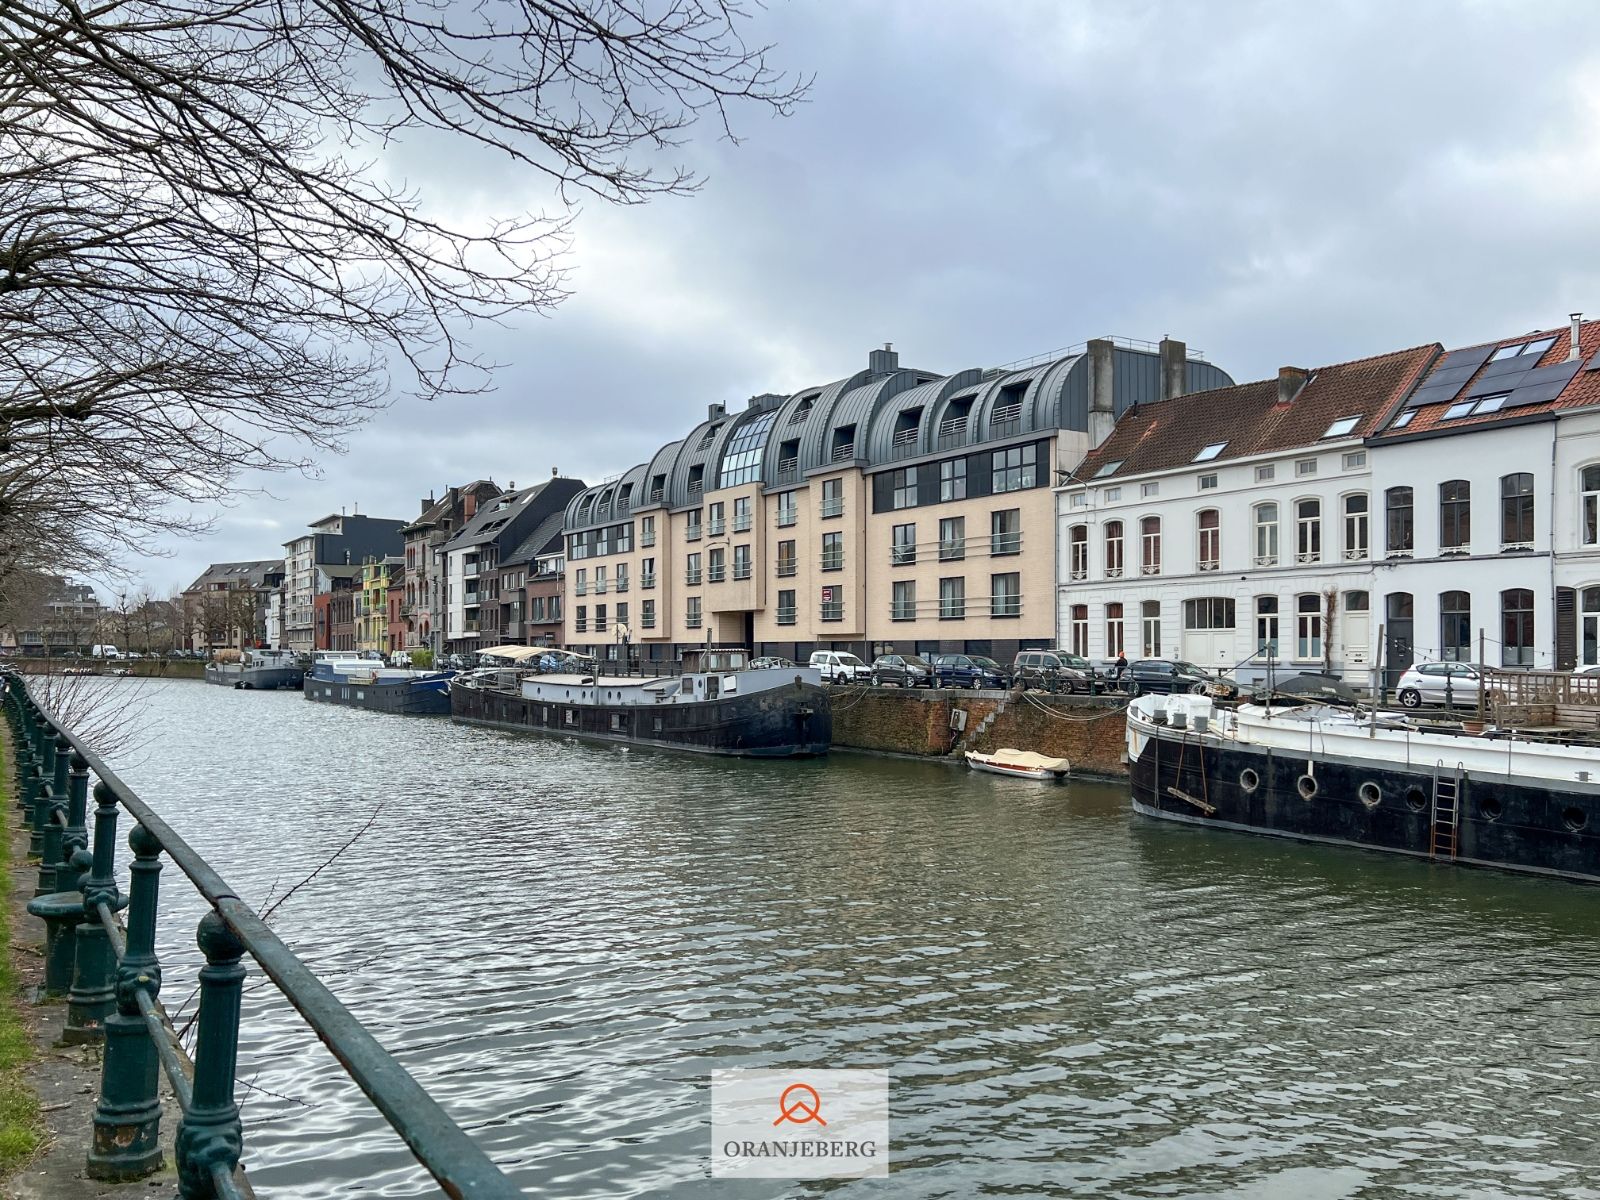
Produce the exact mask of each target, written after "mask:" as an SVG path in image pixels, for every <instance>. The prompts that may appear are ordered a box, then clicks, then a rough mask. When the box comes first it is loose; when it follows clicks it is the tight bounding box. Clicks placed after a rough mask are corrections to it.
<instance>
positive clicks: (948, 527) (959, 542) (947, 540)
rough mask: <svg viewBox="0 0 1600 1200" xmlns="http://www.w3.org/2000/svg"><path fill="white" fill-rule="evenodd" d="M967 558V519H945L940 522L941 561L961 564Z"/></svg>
mask: <svg viewBox="0 0 1600 1200" xmlns="http://www.w3.org/2000/svg"><path fill="white" fill-rule="evenodd" d="M966 556H967V519H966V518H965V517H945V518H943V519H942V520H941V521H940V522H939V561H940V562H960V561H961V560H962V559H964V558H966Z"/></svg>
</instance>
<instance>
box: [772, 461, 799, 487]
mask: <svg viewBox="0 0 1600 1200" xmlns="http://www.w3.org/2000/svg"><path fill="white" fill-rule="evenodd" d="M799 478H800V460H799V459H798V458H780V459H779V460H778V475H777V479H778V482H779V483H793V482H794V481H795V480H797V479H799Z"/></svg>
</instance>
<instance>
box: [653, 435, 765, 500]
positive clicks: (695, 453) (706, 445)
mask: <svg viewBox="0 0 1600 1200" xmlns="http://www.w3.org/2000/svg"><path fill="white" fill-rule="evenodd" d="M745 415H746V414H745V413H734V414H732V415H729V414H727V413H724V414H723V415H721V416H718V417H710V418H708V419H706V420H704V421H702V422H700V424H698V425H696V426H695V427H694V432H693V433H691V434H690V435H689V436H688V437H687V438H685V439H684V440H683V442H682V447H683V448H682V449H681V450H679V451H678V455H677V457H676V458H675V459H674V460H673V464H672V473H671V474H670V475H669V476H668V477H667V507H668V508H684V507H686V506H688V505H691V504H698V503H699V500H700V497H701V496H702V495H704V494H705V493H706V492H712V491H715V490H716V488H717V467H718V465H719V464H721V462H722V451H723V449H724V448H725V447H726V446H727V444H728V439H729V438H731V437H732V436H733V431H734V429H735V428H736V427H737V426H738V425H739V423H740V422H741V421H743V420H744V419H745ZM750 415H751V416H754V415H755V414H754V413H751V414H750ZM708 435H709V440H708ZM697 466H698V467H703V468H705V470H704V471H703V472H702V479H701V488H700V491H698V492H691V491H690V490H689V476H690V475H691V474H692V473H693V471H694V468H695V467H697Z"/></svg>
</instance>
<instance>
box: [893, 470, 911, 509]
mask: <svg viewBox="0 0 1600 1200" xmlns="http://www.w3.org/2000/svg"><path fill="white" fill-rule="evenodd" d="M890 482H891V486H892V488H893V491H892V492H891V494H890V501H889V503H890V507H892V508H915V507H916V505H917V469H916V468H915V467H910V468H908V469H906V470H902V471H896V472H894V474H893V475H892V476H891V480H890Z"/></svg>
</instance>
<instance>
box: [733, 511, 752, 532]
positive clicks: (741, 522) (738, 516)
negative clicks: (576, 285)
mask: <svg viewBox="0 0 1600 1200" xmlns="http://www.w3.org/2000/svg"><path fill="white" fill-rule="evenodd" d="M733 531H734V532H735V533H749V532H750V514H749V513H747V512H743V513H737V512H736V513H734V514H733Z"/></svg>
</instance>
